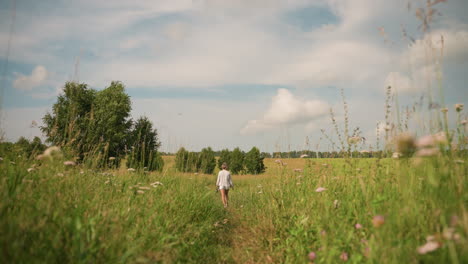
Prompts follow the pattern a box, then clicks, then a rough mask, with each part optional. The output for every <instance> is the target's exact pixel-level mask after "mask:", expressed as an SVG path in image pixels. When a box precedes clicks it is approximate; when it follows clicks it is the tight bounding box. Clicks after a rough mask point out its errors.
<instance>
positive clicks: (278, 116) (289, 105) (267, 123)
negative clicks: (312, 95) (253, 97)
mask: <svg viewBox="0 0 468 264" xmlns="http://www.w3.org/2000/svg"><path fill="white" fill-rule="evenodd" d="M328 109H329V105H328V103H326V102H323V101H320V100H304V99H301V98H298V97H296V96H294V95H293V94H292V93H291V92H290V91H289V90H287V89H278V93H277V94H276V95H275V96H274V97H273V99H272V102H271V105H270V108H269V109H268V110H267V111H266V112H265V114H264V115H263V117H262V118H261V119H259V120H250V121H248V122H247V124H246V125H245V126H244V127H243V128H242V129H241V134H255V133H257V132H260V131H265V130H268V129H270V128H274V127H278V126H281V125H294V124H304V123H308V122H310V121H312V120H315V119H318V118H320V117H322V116H324V115H326V114H327V112H328Z"/></svg>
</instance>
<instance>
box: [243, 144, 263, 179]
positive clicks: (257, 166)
mask: <svg viewBox="0 0 468 264" xmlns="http://www.w3.org/2000/svg"><path fill="white" fill-rule="evenodd" d="M244 163H245V168H246V170H247V173H251V174H260V173H262V172H264V171H265V165H264V164H263V157H262V156H261V155H260V150H259V149H258V148H256V147H253V148H252V149H251V150H250V151H249V152H247V154H246V155H245V162H244Z"/></svg>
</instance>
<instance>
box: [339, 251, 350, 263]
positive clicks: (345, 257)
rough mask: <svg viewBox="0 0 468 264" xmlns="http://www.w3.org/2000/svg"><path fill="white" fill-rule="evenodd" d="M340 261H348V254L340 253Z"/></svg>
mask: <svg viewBox="0 0 468 264" xmlns="http://www.w3.org/2000/svg"><path fill="white" fill-rule="evenodd" d="M340 259H341V260H342V261H348V253H346V252H343V253H341V255H340Z"/></svg>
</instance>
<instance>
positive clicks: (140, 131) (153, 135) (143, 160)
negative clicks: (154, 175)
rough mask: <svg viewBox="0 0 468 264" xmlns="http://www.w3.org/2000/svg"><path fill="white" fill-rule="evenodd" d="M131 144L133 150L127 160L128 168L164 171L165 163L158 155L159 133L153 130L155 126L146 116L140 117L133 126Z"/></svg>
mask: <svg viewBox="0 0 468 264" xmlns="http://www.w3.org/2000/svg"><path fill="white" fill-rule="evenodd" d="M129 143H130V146H131V150H130V153H129V155H128V158H127V166H128V167H131V168H135V169H137V168H144V167H146V168H147V169H148V170H149V171H153V170H162V166H163V165H164V161H163V160H162V157H161V156H160V155H159V154H158V148H159V147H160V146H161V143H160V142H159V140H158V132H157V130H156V129H153V124H152V123H151V121H150V120H149V119H148V118H147V117H146V116H144V117H140V118H139V119H138V120H137V121H136V122H135V123H134V124H133V129H132V130H131V132H130V139H129Z"/></svg>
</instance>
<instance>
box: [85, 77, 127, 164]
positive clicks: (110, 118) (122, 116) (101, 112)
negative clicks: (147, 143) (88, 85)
mask: <svg viewBox="0 0 468 264" xmlns="http://www.w3.org/2000/svg"><path fill="white" fill-rule="evenodd" d="M131 109H132V108H131V103H130V97H129V96H128V95H127V94H126V93H125V88H124V86H123V84H122V83H121V82H112V83H111V85H110V86H109V87H107V88H106V89H104V90H102V91H99V92H98V93H97V94H96V98H95V100H94V109H93V112H92V114H91V117H90V118H91V124H90V128H91V131H90V132H91V138H92V140H91V141H92V142H93V143H94V144H96V146H97V151H98V152H99V154H100V155H102V157H103V158H104V160H105V162H107V157H119V156H121V155H123V154H125V148H126V146H127V145H129V140H130V138H129V136H128V135H129V134H130V133H129V132H130V128H131V126H132V121H131V119H130V118H129V116H130V111H131Z"/></svg>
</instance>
